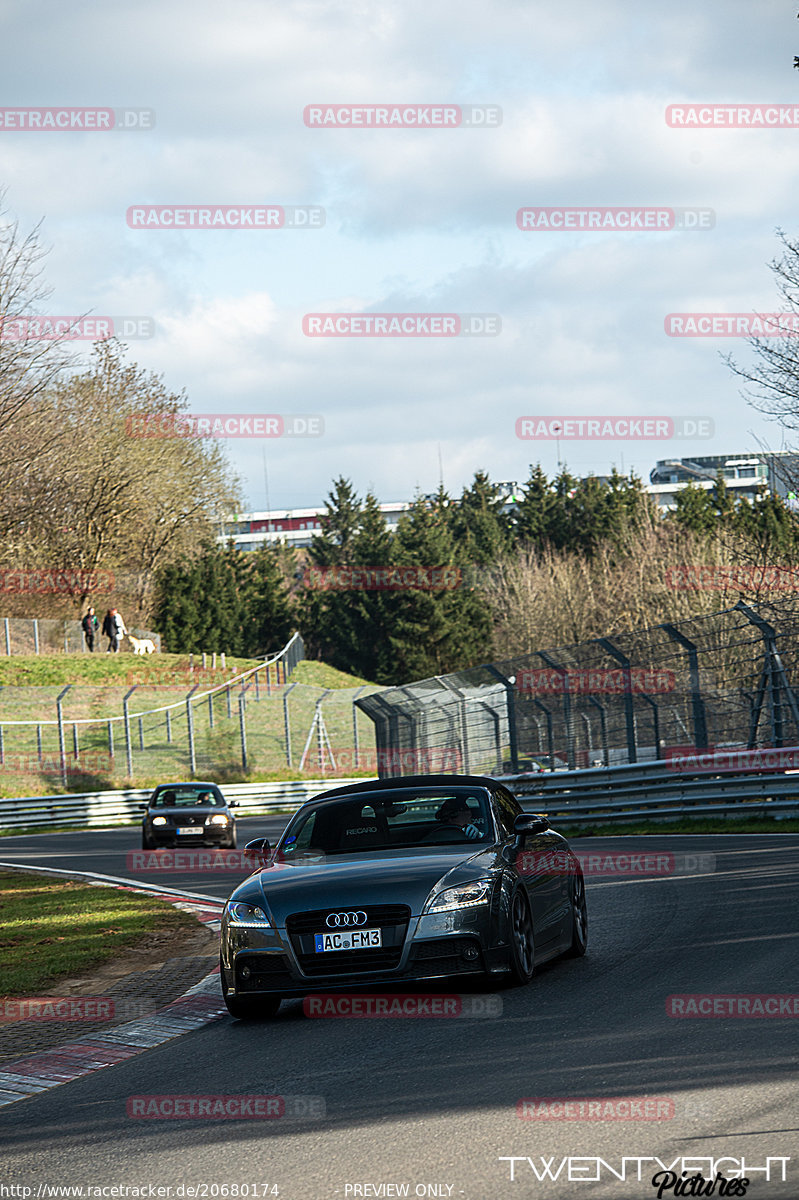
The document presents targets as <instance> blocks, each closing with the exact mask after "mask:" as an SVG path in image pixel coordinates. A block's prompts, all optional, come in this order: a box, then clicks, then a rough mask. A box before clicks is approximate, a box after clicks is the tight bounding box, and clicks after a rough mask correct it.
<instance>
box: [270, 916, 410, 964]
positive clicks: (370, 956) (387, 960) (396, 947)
mask: <svg viewBox="0 0 799 1200" xmlns="http://www.w3.org/2000/svg"><path fill="white" fill-rule="evenodd" d="M331 911H332V912H335V911H341V912H351V911H357V912H365V913H366V921H365V922H364V923H363V925H362V926H361V927H360V928H363V929H375V928H379V929H381V930H382V941H383V945H382V946H381V947H380V949H379V950H336V951H334V952H331V953H328V954H317V953H316V952H315V950H314V945H313V935H314V934H316V933H323V932H325V931H327V930H329V929H330V927H329V926H328V925H327V923H326V920H327V917H328V916H329V914H330V913H331ZM410 918H411V910H410V908H408V906H407V904H368V905H363V906H362V907H360V908H355V906H353V908H352V909H347V908H345V907H344V906H341V908H339V909H337V910H336V909H330V908H320V909H315V910H314V911H312V912H303V913H292V914H291V916H289V917H287V918H286V930H287V932H288V935H289V938H290V939H291V945H292V948H293V950H294V953H295V954H296V955H297V961H298V962H299V964H300V968H301V970H302V971H303V973H304V974H305V975H315V976H318V975H342V974H347V973H350V974H355V973H357V974H363V973H364V972H367V971H393V970H394V969H395V968H396V967H398V966H399V962H400V959H401V958H402V947H403V944H404V942H405V934H406V932H407V929H408V922H409V921H410Z"/></svg>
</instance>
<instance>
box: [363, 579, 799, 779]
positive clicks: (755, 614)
mask: <svg viewBox="0 0 799 1200" xmlns="http://www.w3.org/2000/svg"><path fill="white" fill-rule="evenodd" d="M798 635H799V601H797V599H795V598H792V597H791V598H787V599H784V600H775V601H773V602H765V603H758V604H745V603H743V602H739V603H738V604H736V606H735V607H734V608H730V609H725V610H723V611H721V612H717V613H711V614H709V615H706V616H700V617H694V618H691V619H690V620H685V621H680V622H676V623H674V624H670V623H664V624H662V625H657V626H654V627H651V628H648V629H642V630H635V631H631V632H627V633H621V634H615V635H614V636H613V637H612V638H611V637H601V638H594V639H592V640H590V641H586V642H580V643H577V644H575V645H571V646H562V647H558V648H555V649H551V650H539V651H536V652H535V653H532V654H527V655H523V656H520V657H517V658H514V659H510V660H507V661H504V662H499V663H493V664H489V665H485V666H479V667H474V668H471V669H469V670H465V671H459V672H455V673H453V674H450V675H443V676H434V677H433V678H431V679H424V680H421V681H419V682H417V683H410V684H407V685H405V686H403V687H393V688H387V689H384V690H381V691H379V692H377V693H375V694H372V695H370V696H365V697H361V698H359V699H358V700H357V701H356V704H357V706H358V707H359V708H361V709H362V710H363V712H364V713H365V714H366V715H367V716H368V717H369V718H370V720H371V721H372V722H373V723H374V727H375V740H376V743H377V752H378V759H379V765H380V773H381V774H382V775H385V776H392V775H408V774H416V773H425V772H426V771H429V770H431V769H435V768H436V766H438V768H439V769H443V770H450V771H461V772H464V773H472V774H475V773H478V774H479V773H488V772H491V773H506V774H512V775H518V774H520V773H524V772H526V771H532V772H535V771H538V770H541V769H546V770H551V771H554V770H557V769H565V768H568V769H571V770H574V769H579V768H585V767H592V766H604V767H613V766H618V765H620V764H622V763H637V762H647V761H665V762H666V763H667V764H668V763H674V764H679V763H680V762H683V761H685V760H687V759H690V757H691V755H696V753H697V752H705V753H706V752H708V751H714V750H717V751H724V750H733V749H753V748H756V747H779V746H787V745H795V744H799V705H798V704H797V698H796V695H795V692H794V688H793V681H795V680H796V679H797V636H798ZM675 769H676V768H675Z"/></svg>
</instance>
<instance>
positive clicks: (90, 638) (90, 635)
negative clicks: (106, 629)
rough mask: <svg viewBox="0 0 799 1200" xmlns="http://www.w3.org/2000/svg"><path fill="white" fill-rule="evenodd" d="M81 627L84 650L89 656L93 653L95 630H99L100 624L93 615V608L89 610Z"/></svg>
mask: <svg viewBox="0 0 799 1200" xmlns="http://www.w3.org/2000/svg"><path fill="white" fill-rule="evenodd" d="M81 626H82V628H83V636H84V637H85V639H86V649H87V650H88V651H89V653H90V654H91V653H93V652H94V639H95V637H96V635H97V630H98V629H99V628H100V622H99V621H98V620H97V617H96V616H95V615H94V609H93V608H91V607H90V608H89V611H88V612H87V613H86V616H85V617H84V618H83V620H82V621H81Z"/></svg>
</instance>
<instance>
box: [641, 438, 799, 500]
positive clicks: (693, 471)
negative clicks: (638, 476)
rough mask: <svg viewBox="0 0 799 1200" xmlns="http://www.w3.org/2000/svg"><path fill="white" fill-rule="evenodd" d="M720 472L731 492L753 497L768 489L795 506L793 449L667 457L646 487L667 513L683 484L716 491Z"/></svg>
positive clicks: (798, 478) (798, 474)
mask: <svg viewBox="0 0 799 1200" xmlns="http://www.w3.org/2000/svg"><path fill="white" fill-rule="evenodd" d="M719 473H721V476H722V478H723V479H724V482H725V484H726V485H727V490H728V492H729V493H730V495H731V496H743V497H744V498H745V499H747V500H750V501H753V500H755V498H756V497H757V496H760V495H763V494H764V492H771V493H773V494H774V495H775V496H781V497H782V498H783V499H784V500H785V501H786V503H787V504H788V505H789V506H790V507H791V508H795V507H796V496H795V492H796V490H797V483H799V456H797V455H796V454H794V453H793V452H792V451H790V450H775V451H769V452H765V451H764V452H757V453H754V454H710V455H699V456H696V457H692V458H664V459H661V460H660V461H659V462H658V463H656V465H655V466H654V468H653V469H652V471H650V474H649V484H648V485H647V487H646V491H647V492H648V493H649V494H650V496H652V497H653V498H654V500H655V502H656V504H657V506H658V509H660V510H663V512H664V513H665V512H668V511H670V510H672V509H673V508H674V507H675V505H676V497H677V492H679V491H680V489H681V488H684V487H687V486H688V484H694V486H695V487H700V488H702V489H704V490H705V491H712V490H713V488H714V487H715V485H716V478H717V476H718V475H719Z"/></svg>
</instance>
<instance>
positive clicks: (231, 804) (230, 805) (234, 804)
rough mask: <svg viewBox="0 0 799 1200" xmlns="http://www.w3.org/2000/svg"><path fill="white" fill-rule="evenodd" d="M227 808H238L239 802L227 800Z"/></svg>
mask: <svg viewBox="0 0 799 1200" xmlns="http://www.w3.org/2000/svg"><path fill="white" fill-rule="evenodd" d="M227 806H228V808H238V807H239V802H238V800H228V802H227Z"/></svg>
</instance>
